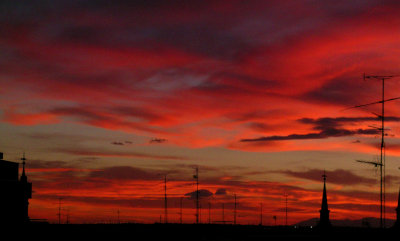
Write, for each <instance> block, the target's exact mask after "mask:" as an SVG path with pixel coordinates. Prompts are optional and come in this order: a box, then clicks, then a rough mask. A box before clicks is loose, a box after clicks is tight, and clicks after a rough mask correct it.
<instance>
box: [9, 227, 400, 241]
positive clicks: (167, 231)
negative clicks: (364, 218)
mask: <svg viewBox="0 0 400 241" xmlns="http://www.w3.org/2000/svg"><path fill="white" fill-rule="evenodd" d="M14 228H15V229H17V230H19V231H17V232H15V231H16V230H13V229H14ZM4 230H5V232H2V233H3V235H5V234H6V233H7V232H12V233H13V234H14V235H15V234H17V235H18V237H20V238H30V239H33V238H34V239H36V238H38V239H40V240H60V239H62V240H72V239H74V240H76V239H79V240H82V239H86V238H88V239H90V240H95V239H102V240H125V239H129V240H220V241H222V240H275V239H274V238H279V240H282V239H284V240H317V239H321V238H329V240H332V239H340V238H355V239H357V240H360V239H361V238H368V240H370V239H374V238H376V239H378V238H379V239H382V238H386V237H387V238H389V237H396V236H398V235H399V234H400V232H399V230H398V229H393V228H390V229H377V228H376V229H374V228H339V227H332V228H329V229H318V228H310V227H296V228H295V227H291V226H290V227H284V226H282V227H279V226H278V227H276V226H274V227H268V226H255V225H253V226H249V225H218V224H61V225H59V224H29V225H22V226H18V227H16V226H13V227H8V228H6V229H4Z"/></svg>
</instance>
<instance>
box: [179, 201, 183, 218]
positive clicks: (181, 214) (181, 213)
mask: <svg viewBox="0 0 400 241" xmlns="http://www.w3.org/2000/svg"><path fill="white" fill-rule="evenodd" d="M182 202H183V197H181V198H180V206H181V212H180V213H179V214H180V216H181V217H180V221H181V224H182V216H183V212H182Z"/></svg>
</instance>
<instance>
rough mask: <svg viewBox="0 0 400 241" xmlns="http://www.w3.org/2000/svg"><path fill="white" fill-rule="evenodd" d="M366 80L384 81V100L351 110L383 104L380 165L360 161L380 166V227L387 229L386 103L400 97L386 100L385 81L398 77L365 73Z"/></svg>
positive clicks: (380, 116) (379, 116)
mask: <svg viewBox="0 0 400 241" xmlns="http://www.w3.org/2000/svg"><path fill="white" fill-rule="evenodd" d="M363 77H364V80H366V79H376V80H381V81H382V100H380V101H377V102H372V103H368V104H364V105H358V106H353V107H351V108H359V107H365V106H369V105H374V104H382V107H381V111H382V112H381V115H377V116H378V118H380V119H381V128H378V130H380V131H381V146H380V162H379V163H374V162H368V161H359V162H363V163H367V164H373V165H375V166H376V167H377V166H379V169H380V227H381V228H384V227H385V219H386V205H385V202H386V198H385V196H386V195H385V193H386V180H385V179H386V170H385V168H386V165H385V162H386V159H385V152H384V149H385V102H388V101H393V100H397V99H400V97H396V98H391V99H387V100H385V80H387V79H391V78H394V77H397V76H396V75H365V73H364V76H363Z"/></svg>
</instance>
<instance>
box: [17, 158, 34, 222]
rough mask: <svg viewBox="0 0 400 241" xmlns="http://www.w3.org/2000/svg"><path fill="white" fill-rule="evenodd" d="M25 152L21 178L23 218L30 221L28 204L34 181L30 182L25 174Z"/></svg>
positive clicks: (24, 220) (22, 159)
mask: <svg viewBox="0 0 400 241" xmlns="http://www.w3.org/2000/svg"><path fill="white" fill-rule="evenodd" d="M25 160H26V158H25V153H24V154H23V156H22V158H21V161H22V174H21V178H20V179H19V182H20V185H21V199H20V200H21V208H22V209H21V220H22V221H23V222H29V216H28V206H29V199H30V198H32V183H29V182H28V178H27V177H26V174H25Z"/></svg>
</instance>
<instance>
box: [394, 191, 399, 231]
mask: <svg viewBox="0 0 400 241" xmlns="http://www.w3.org/2000/svg"><path fill="white" fill-rule="evenodd" d="M394 227H395V228H400V189H399V197H398V199H397V208H396V222H395V223H394Z"/></svg>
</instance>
